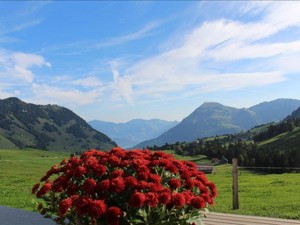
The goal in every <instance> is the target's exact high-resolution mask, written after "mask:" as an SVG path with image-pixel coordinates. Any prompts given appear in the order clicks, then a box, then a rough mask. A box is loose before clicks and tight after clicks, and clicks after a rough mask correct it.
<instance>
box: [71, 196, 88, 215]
mask: <svg viewBox="0 0 300 225" xmlns="http://www.w3.org/2000/svg"><path fill="white" fill-rule="evenodd" d="M90 200H91V199H90V198H88V197H87V196H83V197H79V198H78V199H77V200H76V201H75V208H76V212H77V214H78V215H79V216H85V215H86V214H87V213H88V208H87V206H88V203H89V201H90Z"/></svg>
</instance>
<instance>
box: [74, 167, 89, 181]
mask: <svg viewBox="0 0 300 225" xmlns="http://www.w3.org/2000/svg"><path fill="white" fill-rule="evenodd" d="M84 174H86V169H85V167H83V166H78V167H77V168H76V169H75V170H74V172H73V176H74V177H75V178H79V177H81V176H82V175H84Z"/></svg>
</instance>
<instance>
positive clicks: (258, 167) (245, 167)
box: [238, 166, 300, 170]
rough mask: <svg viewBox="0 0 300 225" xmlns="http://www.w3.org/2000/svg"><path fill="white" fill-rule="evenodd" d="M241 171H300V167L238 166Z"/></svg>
mask: <svg viewBox="0 0 300 225" xmlns="http://www.w3.org/2000/svg"><path fill="white" fill-rule="evenodd" d="M238 168H239V169H277V170H300V167H262V166H238Z"/></svg>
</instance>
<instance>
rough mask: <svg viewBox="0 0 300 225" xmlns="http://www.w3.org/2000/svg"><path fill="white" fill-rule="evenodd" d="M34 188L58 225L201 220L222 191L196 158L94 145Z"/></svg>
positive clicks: (151, 224) (43, 210)
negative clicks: (180, 158) (205, 172)
mask: <svg viewBox="0 0 300 225" xmlns="http://www.w3.org/2000/svg"><path fill="white" fill-rule="evenodd" d="M32 193H34V194H36V196H37V198H41V199H42V200H43V201H42V202H41V203H40V204H39V211H40V212H41V213H42V214H43V215H45V216H46V217H51V218H52V219H54V220H55V221H56V223H57V224H70V225H71V224H73V225H75V224H76V225H88V224H93V225H100V224H103V225H104V224H105V225H119V224H121V225H127V224H128V225H129V224H132V225H138V224H148V225H154V224H160V225H163V224H168V225H175V224H180V225H184V224H201V219H200V217H201V214H202V212H203V209H205V208H206V206H207V205H208V204H210V205H213V203H214V199H215V197H216V195H217V191H216V187H215V185H214V183H212V182H210V181H209V180H208V179H207V178H206V176H205V174H204V173H203V172H201V171H198V170H197V167H196V165H195V164H194V163H192V162H188V161H181V160H176V159H174V157H173V155H171V154H166V153H164V152H151V151H149V150H131V151H125V150H124V149H121V148H119V147H116V148H113V149H112V150H110V151H108V152H103V151H98V150H94V149H92V150H89V151H87V152H85V153H83V154H82V155H81V156H80V157H75V156H74V157H71V158H70V159H68V160H66V159H65V160H63V161H62V162H61V163H60V165H59V166H56V165H54V166H53V167H52V168H51V169H50V170H49V171H48V172H47V173H46V175H45V176H44V177H42V178H41V180H40V182H39V183H37V184H36V185H34V187H33V189H32Z"/></svg>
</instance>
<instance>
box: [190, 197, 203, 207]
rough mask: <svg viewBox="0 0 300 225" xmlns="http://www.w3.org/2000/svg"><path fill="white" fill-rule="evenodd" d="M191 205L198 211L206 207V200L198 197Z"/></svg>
mask: <svg viewBox="0 0 300 225" xmlns="http://www.w3.org/2000/svg"><path fill="white" fill-rule="evenodd" d="M191 205H192V206H193V207H194V208H196V209H202V208H205V207H206V204H205V201H204V199H203V198H202V197H199V196H196V197H194V198H193V199H192V200H191Z"/></svg>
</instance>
